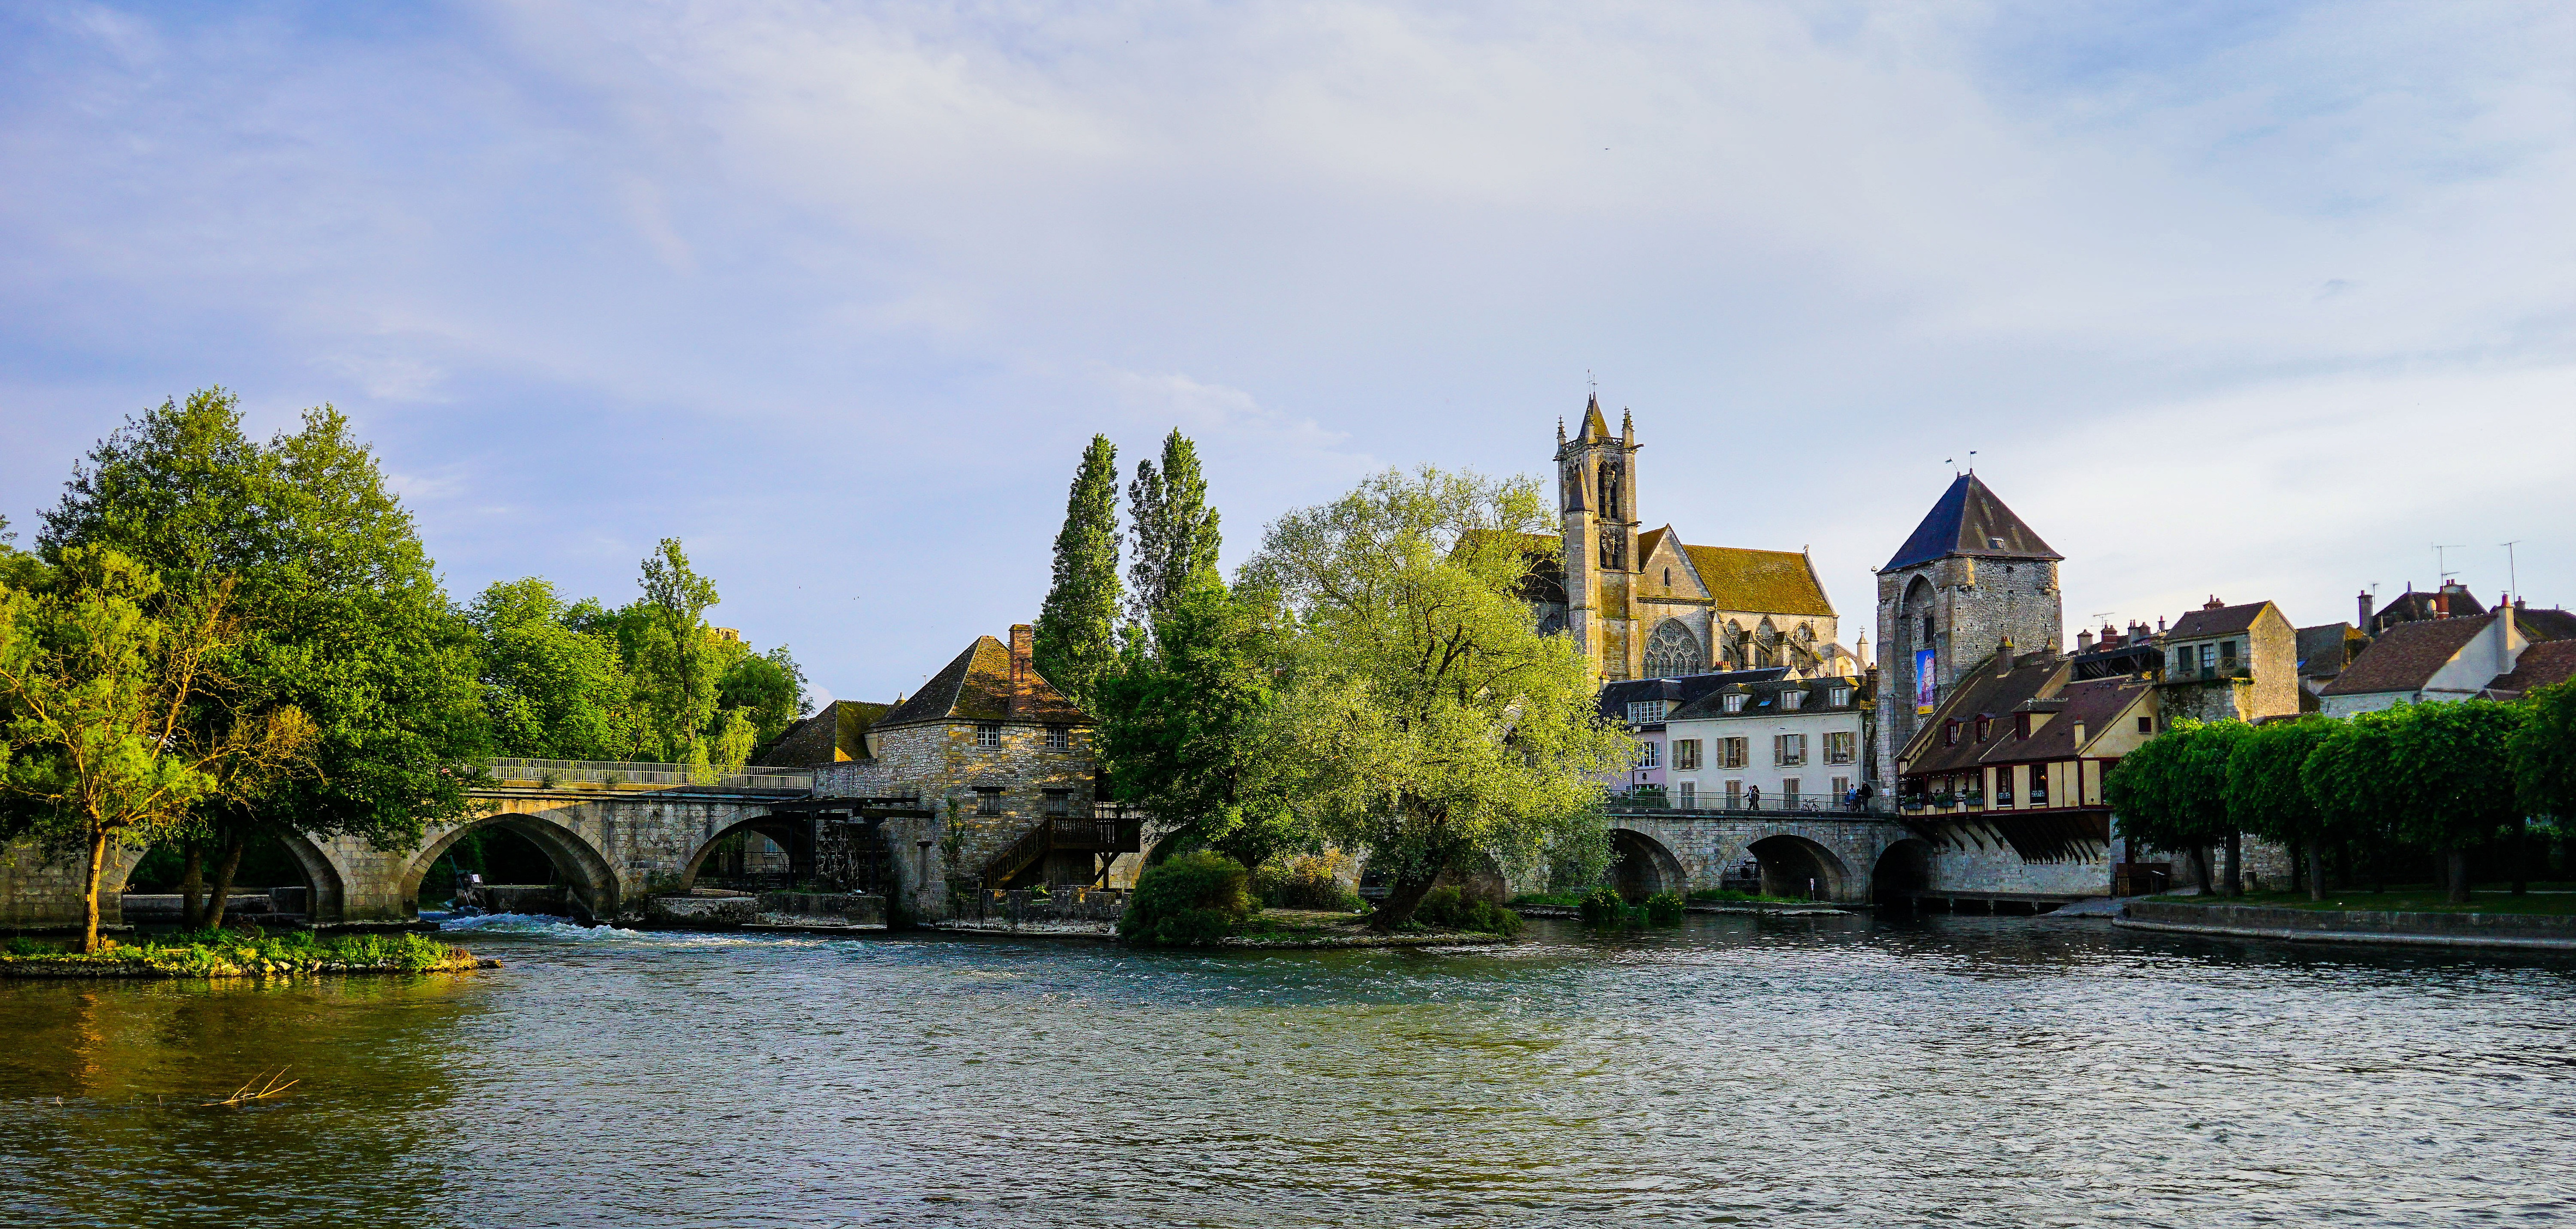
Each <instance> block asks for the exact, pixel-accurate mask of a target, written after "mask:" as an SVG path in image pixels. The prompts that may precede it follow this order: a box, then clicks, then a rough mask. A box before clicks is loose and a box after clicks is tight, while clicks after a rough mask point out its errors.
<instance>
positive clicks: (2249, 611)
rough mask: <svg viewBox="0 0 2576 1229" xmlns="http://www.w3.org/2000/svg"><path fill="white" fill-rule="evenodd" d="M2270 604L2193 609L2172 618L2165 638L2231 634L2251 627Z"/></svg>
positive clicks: (2174, 638)
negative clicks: (2176, 617)
mask: <svg viewBox="0 0 2576 1229" xmlns="http://www.w3.org/2000/svg"><path fill="white" fill-rule="evenodd" d="M2271 604H2272V603H2270V602H2248V603H2246V604H2245V605H2242V606H2221V607H2219V608H2217V609H2215V610H2211V609H2207V608H2203V609H2200V610H2195V611H2192V612H2191V613H2189V614H2186V615H2184V616H2183V617H2181V618H2179V619H2176V620H2174V625H2173V627H2172V628H2171V629H2169V630H2167V631H2166V632H2165V639H2166V640H2168V641H2173V640H2190V639H2194V638H2197V637H2201V636H2232V635H2235V634H2236V633H2238V632H2242V631H2246V630H2248V629H2250V628H2252V627H2253V626H2254V620H2255V619H2257V618H2259V617H2261V615H2262V613H2263V608H2264V607H2266V606H2269V605H2271Z"/></svg>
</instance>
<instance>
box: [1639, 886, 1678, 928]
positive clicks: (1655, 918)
mask: <svg viewBox="0 0 2576 1229" xmlns="http://www.w3.org/2000/svg"><path fill="white" fill-rule="evenodd" d="M1646 920H1647V921H1649V922H1652V923H1654V924H1655V925H1657V926H1679V925H1681V924H1682V894H1681V893H1679V892H1657V893H1655V894H1654V895H1652V896H1649V897H1647V898H1646Z"/></svg>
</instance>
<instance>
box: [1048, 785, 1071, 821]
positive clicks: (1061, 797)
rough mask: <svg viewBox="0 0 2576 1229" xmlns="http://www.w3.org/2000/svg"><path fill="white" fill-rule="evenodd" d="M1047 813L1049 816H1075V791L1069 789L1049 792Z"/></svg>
mask: <svg viewBox="0 0 2576 1229" xmlns="http://www.w3.org/2000/svg"><path fill="white" fill-rule="evenodd" d="M1046 813H1047V814H1049V815H1071V814H1073V791H1072V790H1069V789H1051V790H1048V791H1047V792H1046Z"/></svg>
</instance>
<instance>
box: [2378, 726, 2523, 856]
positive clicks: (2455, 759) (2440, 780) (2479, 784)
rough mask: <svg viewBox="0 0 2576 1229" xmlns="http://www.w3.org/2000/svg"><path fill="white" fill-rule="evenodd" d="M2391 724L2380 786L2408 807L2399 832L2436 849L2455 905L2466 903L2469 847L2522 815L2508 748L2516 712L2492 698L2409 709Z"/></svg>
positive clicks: (2493, 835)
mask: <svg viewBox="0 0 2576 1229" xmlns="http://www.w3.org/2000/svg"><path fill="white" fill-rule="evenodd" d="M2398 711H2399V712H2400V714H2401V715H2400V716H2398V717H2397V718H2395V719H2394V720H2393V721H2392V722H2391V730H2390V733H2391V736H2392V739H2393V746H2392V747H2391V755H2390V760H2391V763H2392V766H2393V767H2394V768H2395V769H2396V774H2395V776H2394V778H2393V779H2391V780H2388V781H2386V782H2385V783H2384V787H2385V788H2393V789H2395V790H2396V791H2397V792H2398V793H2399V794H2400V795H2402V796H2403V797H2404V798H2405V800H2406V803H2407V806H2406V809H2405V811H2404V816H2405V818H2404V820H2403V821H2402V823H2401V826H2400V828H2399V831H2400V833H2401V834H2402V835H2404V836H2406V837H2408V838H2409V839H2412V840H2415V841H2418V842H2421V843H2423V844H2426V845H2430V846H2432V847H2433V848H2434V849H2436V850H2439V851H2441V853H2442V860H2443V871H2444V874H2443V878H2444V879H2445V880H2446V881H2447V882H2446V884H2445V887H2446V889H2447V894H2448V896H2449V898H2450V900H2451V901H2452V903H2454V904H2458V903H2463V902H2465V901H2467V900H2468V899H2469V850H2470V848H2472V847H2474V846H2476V845H2479V844H2483V843H2485V842H2487V841H2490V840H2493V839H2495V837H2496V835H2497V833H2498V831H2499V830H2500V829H2502V828H2503V827H2504V826H2505V825H2507V824H2510V823H2512V822H2513V821H2514V819H2515V817H2516V816H2517V815H2518V814H2519V812H2517V811H2516V810H2515V808H2514V775H2513V767H2512V761H2511V759H2510V758H2509V756H2508V753H2507V751H2506V744H2507V742H2508V741H2509V740H2510V739H2511V738H2512V736H2513V731H2514V727H2515V726H2516V725H2518V724H2520V721H2521V716H2522V714H2521V712H2520V710H2519V708H2518V707H2517V706H2515V705H2510V704H2498V703H2496V702H2494V701H2492V700H2460V701H2457V702H2451V703H2434V704H2410V705H2406V706H2404V707H2403V708H2402V709H2400V710H2398Z"/></svg>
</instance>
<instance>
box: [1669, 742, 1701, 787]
mask: <svg viewBox="0 0 2576 1229" xmlns="http://www.w3.org/2000/svg"><path fill="white" fill-rule="evenodd" d="M1673 767H1675V768H1679V769H1681V770H1683V771H1685V772H1687V771H1689V770H1691V769H1694V768H1697V767H1699V740H1698V739H1696V738H1684V739H1680V740H1678V741H1676V742H1674V743H1673ZM1684 788H1688V787H1687V786H1685V787H1684Z"/></svg>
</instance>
